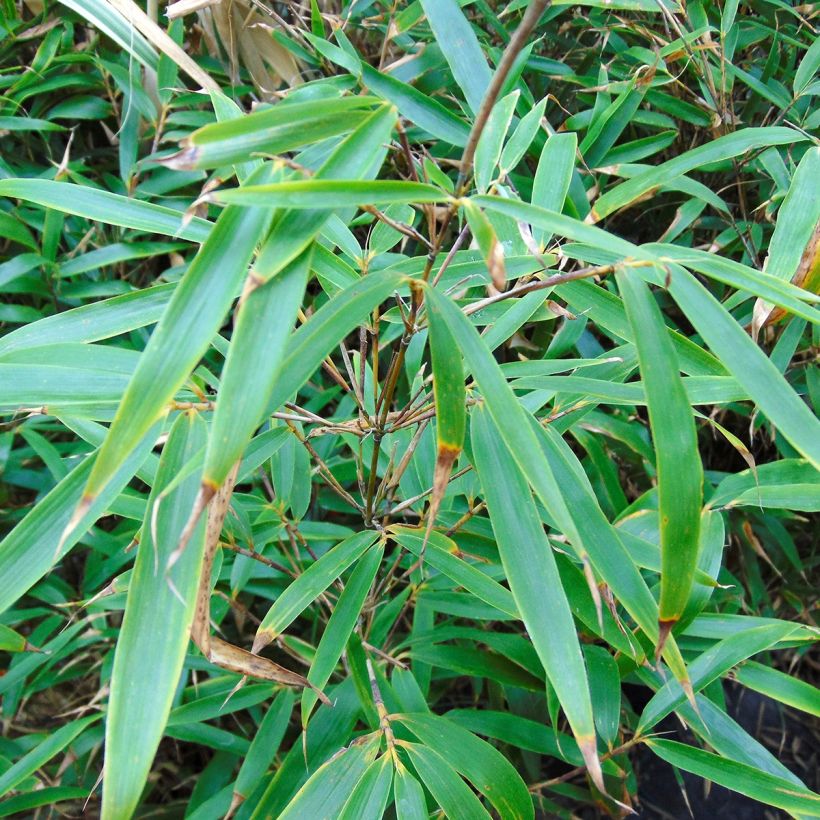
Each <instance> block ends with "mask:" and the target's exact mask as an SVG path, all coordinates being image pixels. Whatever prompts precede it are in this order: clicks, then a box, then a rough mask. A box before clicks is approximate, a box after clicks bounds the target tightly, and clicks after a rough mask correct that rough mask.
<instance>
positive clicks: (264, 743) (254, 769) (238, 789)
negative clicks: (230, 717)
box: [229, 689, 310, 814]
mask: <svg viewBox="0 0 820 820" xmlns="http://www.w3.org/2000/svg"><path fill="white" fill-rule="evenodd" d="M309 691H310V690H309V689H306V690H305V692H309ZM293 701H294V695H293V690H292V689H283V690H282V691H281V692H280V693H279V694H278V695H277V696H276V698H275V699H274V701H273V703H272V704H271V705H270V706H269V707H268V711H267V712H265V717H263V718H262V722H261V723H260V724H259V729H258V730H257V731H256V734H255V735H254V737H253V740H252V741H251V747H250V749H248V753H247V755H245V759H244V760H243V761H242V765H241V766H240V768H239V774H238V775H237V776H236V783H234V787H233V798H232V802H231V810H232V811H230V812H229V814H232V813H233V811H235V810H236V809H237V808H238V807H239V806H240V805H241V804H242V803H243V802H244V801H245V800H246V799H247V798H248V797H249V796H250V795H251V793H252V792H253V790H254V789H255V788H256V787H257V786H258V785H259V782H260V780H261V778H262V777H264V775H265V772H266V771H267V770H268V767H269V766H270V764H271V761H272V760H273V758H274V757H275V756H276V752H277V751H278V750H279V746H280V744H281V743H282V740H283V738H284V737H285V732H286V731H287V728H288V722H289V721H290V714H291V712H292V711H293Z"/></svg>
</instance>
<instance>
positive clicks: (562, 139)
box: [532, 131, 578, 249]
mask: <svg viewBox="0 0 820 820" xmlns="http://www.w3.org/2000/svg"><path fill="white" fill-rule="evenodd" d="M577 151H578V136H577V134H576V133H575V132H574V131H570V132H568V133H562V134H553V135H552V136H550V137H549V138H548V139H547V141H546V142H545V143H544V147H543V149H542V150H541V157H540V159H539V160H538V168H537V169H536V171H535V177H534V179H533V184H532V204H533V205H535V206H537V207H539V208H543V209H545V210H547V211H555V212H556V213H559V214H560V213H561V211H562V210H563V208H564V200H566V198H567V192H568V191H569V185H570V182H571V181H572V173H573V170H574V168H575V155H576V153H577ZM551 235H552V232H547V231H545V230H544V229H543V228H538V227H536V228H535V229H534V230H533V236H534V237H535V239H536V241H537V242H538V245H539V247H540V248H541V249H543V248H544V247H546V245H547V243H548V242H549V240H550V237H551Z"/></svg>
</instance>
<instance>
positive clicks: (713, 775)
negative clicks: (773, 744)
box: [645, 738, 820, 817]
mask: <svg viewBox="0 0 820 820" xmlns="http://www.w3.org/2000/svg"><path fill="white" fill-rule="evenodd" d="M645 742H646V744H647V745H648V746H649V748H650V749H652V751H653V752H654V753H655V754H656V755H658V757H660V758H662V759H663V760H665V761H666V762H667V763H671V764H672V765H673V766H677V767H678V768H680V769H683V770H684V771H687V772H692V774H696V775H699V776H700V777H703V778H705V779H706V780H711V781H713V782H714V783H717V784H718V785H719V786H725V787H726V788H728V789H732V790H733V791H736V792H740V793H741V794H745V795H746V796H747V797H751V798H752V799H753V800H758V801H760V802H761V803H766V804H768V805H770V806H777V807H778V808H781V809H783V810H784V811H787V812H789V813H790V814H794V815H798V816H799V815H803V816H806V817H816V816H817V815H818V814H820V795H817V794H815V793H814V792H812V791H809V790H808V789H806V788H801V787H800V786H797V785H795V784H794V783H792V782H791V781H789V780H785V779H783V778H782V777H777V775H773V774H769V773H768V772H763V771H761V770H760V769H759V768H758V767H757V766H749V765H748V764H746V763H738V762H737V761H735V760H730V759H729V758H726V757H721V756H720V755H716V754H713V753H712V752H707V751H705V750H704V749H698V748H696V747H694V746H688V745H687V744H685V743H678V742H677V741H675V740H663V739H661V738H655V739H653V740H647V741H645Z"/></svg>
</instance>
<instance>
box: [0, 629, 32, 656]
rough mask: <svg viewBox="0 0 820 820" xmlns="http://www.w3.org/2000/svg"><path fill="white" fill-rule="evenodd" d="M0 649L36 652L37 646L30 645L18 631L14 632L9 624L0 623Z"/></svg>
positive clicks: (4, 650) (3, 650)
mask: <svg viewBox="0 0 820 820" xmlns="http://www.w3.org/2000/svg"><path fill="white" fill-rule="evenodd" d="M0 651H2V652H36V651H37V647H36V646H32V645H31V644H30V643H29V642H28V641H27V640H26V639H25V638H24V637H23V636H22V635H21V634H20V633H19V632H16V631H15V630H13V629H12V628H11V627H10V626H6V625H5V624H0Z"/></svg>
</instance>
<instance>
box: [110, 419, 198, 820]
mask: <svg viewBox="0 0 820 820" xmlns="http://www.w3.org/2000/svg"><path fill="white" fill-rule="evenodd" d="M205 437H206V431H205V423H204V422H203V421H202V420H201V419H200V418H199V417H198V415H197V414H195V413H185V414H181V415H180V416H179V418H178V419H177V420H176V422H175V423H174V426H173V427H172V428H171V432H170V434H169V436H168V440H167V441H166V443H165V446H164V448H163V452H162V458H161V459H160V465H159V471H158V473H157V478H156V481H155V483H154V486H153V488H152V491H151V495H150V497H149V501H148V513H147V516H146V520H145V522H144V524H143V528H142V532H143V539H142V542H141V544H140V546H139V551H138V552H137V559H136V562H135V564H134V571H133V573H132V576H131V582H130V584H129V588H128V599H127V602H126V605H125V616H124V619H123V624H122V629H121V631H120V635H119V639H118V641H117V648H116V652H115V654H114V669H113V672H112V675H111V695H110V699H109V705H108V717H107V722H106V742H105V777H104V780H103V807H102V816H103V818H127V817H130V816H131V815H132V814H133V812H134V809H135V808H136V806H137V803H138V802H139V799H140V795H141V794H142V792H143V789H144V788H145V783H146V780H147V777H148V772H149V770H150V768H151V763H152V761H153V759H154V755H155V754H156V751H157V747H158V746H159V742H160V739H161V738H162V733H163V729H164V728H165V722H166V720H167V719H168V714H169V712H170V710H171V704H172V702H173V698H174V692H175V691H176V688H177V684H178V682H179V676H180V673H181V671H182V664H183V662H184V660H185V652H186V650H187V648H188V641H189V630H190V627H191V622H192V621H193V616H194V601H195V597H196V590H197V585H198V582H199V573H200V564H201V561H202V547H203V543H204V533H205V529H204V524H203V525H200V527H199V528H198V532H197V533H196V535H195V536H194V538H193V539H192V542H193V545H192V547H191V548H190V549H189V550H188V552H187V553H186V554H185V557H184V560H183V561H180V562H178V563H177V564H176V566H175V567H174V568H173V570H172V571H171V574H170V582H171V583H170V584H169V583H168V579H166V577H165V563H166V560H167V557H168V555H169V554H170V553H171V551H172V550H173V549H174V547H175V546H176V544H177V540H178V539H179V536H180V533H181V532H182V528H183V526H184V525H185V518H186V510H187V509H188V508H189V507H190V505H191V503H192V502H193V499H194V497H195V495H196V492H197V489H198V487H199V474H198V473H197V472H195V473H193V474H191V475H189V476H188V477H187V478H186V480H185V481H183V482H182V483H181V485H180V486H178V487H177V488H176V489H175V490H174V491H173V492H171V493H170V494H169V495H168V496H167V497H164V498H162V500H160V494H161V493H162V492H163V490H164V489H165V488H166V486H167V485H168V484H169V483H170V482H171V481H173V479H174V477H175V476H176V475H177V473H178V472H179V471H180V470H181V469H182V468H183V467H184V466H185V464H187V462H188V461H189V460H190V459H191V458H193V457H195V455H196V454H197V453H198V452H199V451H200V450H201V449H202V447H203V446H204V444H205ZM200 464H201V461H200ZM157 505H158V506H157ZM155 506H156V507H157V508H156V509H155ZM194 545H195V546H194ZM175 591H176V592H175Z"/></svg>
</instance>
